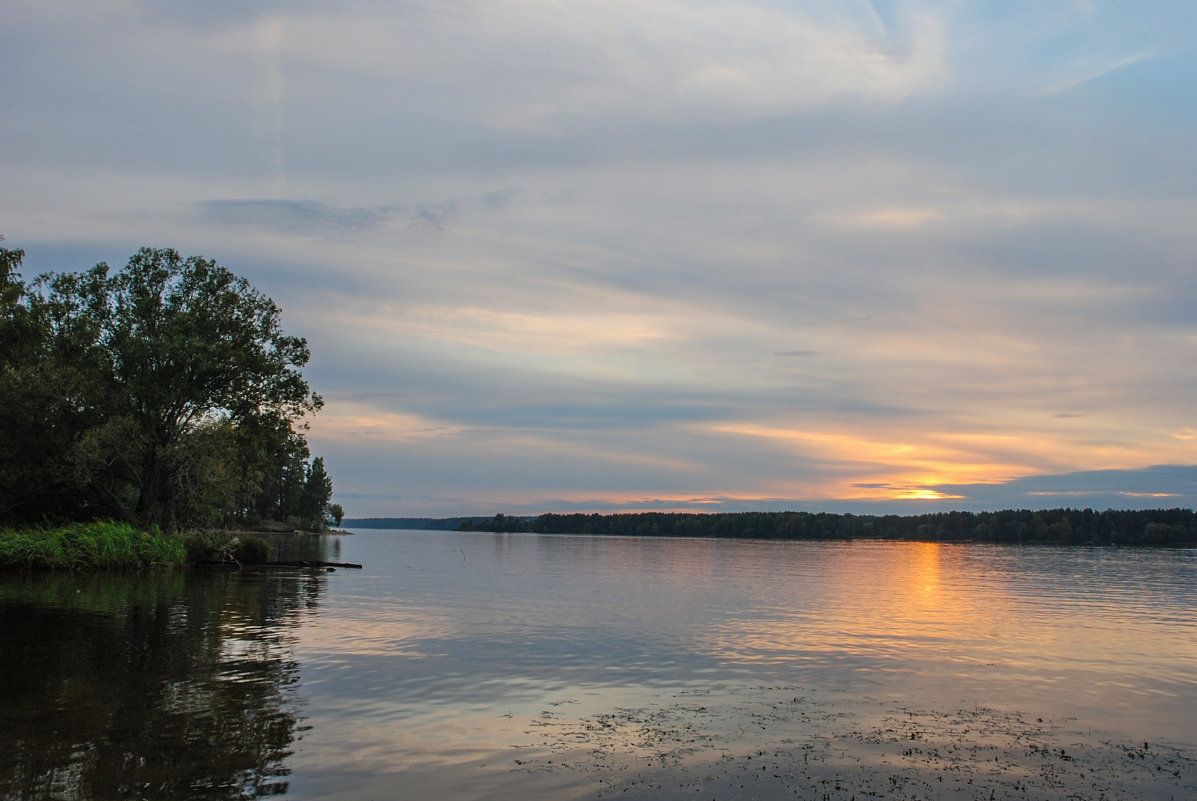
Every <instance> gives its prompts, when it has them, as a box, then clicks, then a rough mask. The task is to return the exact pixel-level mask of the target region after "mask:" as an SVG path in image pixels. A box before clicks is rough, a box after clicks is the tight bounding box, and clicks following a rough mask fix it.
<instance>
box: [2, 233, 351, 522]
mask: <svg viewBox="0 0 1197 801" xmlns="http://www.w3.org/2000/svg"><path fill="white" fill-rule="evenodd" d="M12 253H14V252H12V251H7V252H6V254H7V255H6V256H5V258H6V259H7V260H8V262H9V263H10V264H11V263H13V259H14V256H13V255H11V254H12ZM15 258H16V259H17V260H16V264H19V256H18V257H15ZM0 269H3V268H0ZM13 273H14V270H13V269H12V267H11V266H10V268H9V269H8V270H7V273H4V274H0V279H2V280H3V281H4V282H5V283H3V284H0V288H3V291H4V292H5V294H4V295H2V296H0V297H2V298H4V300H3V302H4V303H5V304H6V305H5V307H4V308H5V309H6V311H5V316H4V317H3V318H0V319H2V320H3V322H2V323H0V325H3V326H4V329H3V332H4V336H5V337H6V338H8V337H10V336H16V334H17V333H19V332H21V331H31V332H32V336H31V339H32V341H33V342H34V343H35V345H34V346H33V347H32V348H31V349H29V350H28V351H27V352H24V351H22V352H19V353H18V354H17V356H16V357H14V359H13V360H10V361H11V362H12V363H10V364H7V365H0V366H2V367H3V368H4V369H5V370H6V373H5V376H4V381H5V385H6V386H5V388H4V389H3V394H4V395H6V396H14V397H18V398H19V399H21V400H23V401H24V403H23V404H18V406H19V408H18V409H17V410H15V411H14V412H13V413H12V414H13V415H17V416H21V417H22V420H21V421H20V422H23V423H24V427H23V428H22V429H21V430H23V431H24V432H25V434H24V436H25V438H27V439H30V438H32V439H35V440H37V441H39V442H42V443H44V448H43V452H42V453H41V454H40V455H39V457H38V459H36V460H35V459H31V458H24V457H23V456H22V451H21V448H20V445H21V443H19V442H13V441H9V442H7V443H5V442H3V441H0V456H2V455H3V454H4V452H5V448H4V445H5V444H7V445H8V446H9V447H8V448H7V451H8V453H9V456H10V457H12V458H13V459H15V461H16V462H19V463H20V464H18V465H16V466H17V467H18V468H20V469H18V470H17V471H15V472H16V473H17V474H19V475H20V476H21V477H22V480H21V485H22V487H23V488H24V491H25V500H24V501H23V509H22V511H23V512H24V514H25V515H26V516H28V515H29V514H30V513H31V512H38V511H40V512H41V513H42V514H43V515H47V514H48V513H49V512H50V511H53V510H56V511H57V512H58V513H59V514H60V515H62V514H68V515H72V516H78V515H81V514H90V515H106V516H113V517H119V518H122V519H125V520H129V521H131V522H134V523H137V524H140V525H159V526H161V527H163V528H166V529H175V528H178V527H181V526H187V525H207V524H212V523H217V522H223V521H225V520H227V519H228V518H230V517H244V516H245V514H246V512H247V511H248V510H249V509H250V508H251V507H254V506H256V505H257V498H255V497H248V496H247V495H246V492H247V490H246V489H245V488H244V487H242V488H241V489H240V490H239V487H240V486H241V485H239V484H238V479H245V478H247V477H249V478H252V479H253V481H251V482H250V487H249V490H250V491H252V490H253V489H255V488H257V489H258V490H259V491H261V490H262V489H263V488H264V487H265V485H267V484H268V483H269V482H270V481H271V480H272V478H273V477H270V476H266V475H264V474H266V473H271V472H275V471H278V470H279V469H280V467H281V465H282V462H284V461H285V460H286V459H285V458H283V457H282V456H280V454H279V451H280V450H286V449H287V448H288V447H289V448H290V450H289V451H288V452H287V453H286V454H285V457H286V458H291V457H294V456H295V455H296V454H297V453H300V452H301V453H302V457H304V458H306V456H307V450H306V442H303V437H302V434H299V433H297V432H296V431H295V429H296V428H302V423H301V418H303V417H304V415H306V414H308V413H311V412H314V411H316V410H317V409H319V408H320V406H321V405H322V401H321V399H320V398H319V396H318V395H316V394H315V393H313V392H312V391H311V389H310V388H309V386H308V384H307V382H306V381H305V380H304V378H303V376H302V374H301V372H300V368H302V367H303V366H304V365H305V364H306V363H307V361H308V358H309V351H308V347H307V342H306V341H305V340H304V339H303V338H301V337H295V336H289V335H287V334H285V333H284V332H283V331H282V328H281V325H280V316H281V312H280V310H279V308H278V306H277V305H275V303H274V302H273V301H272V300H270V298H268V297H266V296H264V295H262V294H261V293H259V292H257V291H256V290H255V289H253V288H252V287H251V286H250V285H249V284H248V282H246V281H245V279H243V278H239V277H237V276H236V275H234V274H233V273H231V272H230V271H229V270H228V269H226V268H224V267H222V266H221V265H219V264H217V263H216V262H214V261H211V260H208V259H204V258H201V257H198V256H191V257H187V258H184V257H182V256H180V255H179V253H177V252H176V251H174V250H169V249H150V248H143V249H142V250H140V251H138V252H137V254H135V255H134V256H133V257H132V258H131V259H130V260H129V262H128V264H127V265H126V266H125V267H124V268H123V269H122V270H120V271H117V272H115V273H114V272H112V271H111V270H110V268H109V267H108V265H107V264H104V263H101V264H98V265H96V266H95V267H94V268H92V269H90V270H87V271H84V272H79V273H59V274H47V275H43V276H40V277H39V278H38V279H37V280H36V281H35V282H34V284H33V286H32V287H31V288H29V289H26V288H25V287H24V285H23V284H20V285H19V286H18V284H17V282H16V279H15V278H13V277H12V276H13ZM14 287H15V288H14ZM9 295H15V296H16V297H17V300H15V301H13V302H12V303H11V304H10V303H9V300H8V297H9ZM10 307H11V308H10ZM18 312H19V314H18ZM18 318H19V319H18ZM10 329H11V330H10ZM0 414H2V413H0ZM5 422H8V421H5ZM0 436H3V435H0ZM8 439H9V440H12V437H9V438H8ZM299 443H302V448H300V447H299ZM330 491H331V490H330ZM325 503H327V498H325ZM18 505H20V504H18Z"/></svg>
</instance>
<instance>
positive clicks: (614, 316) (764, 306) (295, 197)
mask: <svg viewBox="0 0 1197 801" xmlns="http://www.w3.org/2000/svg"><path fill="white" fill-rule="evenodd" d="M168 6H169V7H167V6H162V5H161V4H159V5H154V4H147V3H143V2H129V3H122V4H119V7H117V8H115V9H110V8H107V7H105V8H104V9H102V10H101V9H100V8H99V7H98V6H97V7H92V6H88V5H87V4H80V3H65V4H64V3H38V4H33V5H30V6H29V7H28V8H22V9H21V11H20V13H14V14H10V15H8V18H6V32H7V33H8V37H7V41H8V43H9V46H8V47H6V48H4V49H3V53H2V55H0V60H2V61H3V64H4V66H5V67H7V68H8V69H7V72H6V74H10V75H13V76H18V77H19V79H14V80H13V81H10V82H9V85H8V86H7V87H6V89H5V98H4V99H5V109H6V114H5V123H4V126H5V130H4V134H5V135H4V142H5V148H4V152H3V154H0V181H2V183H3V186H4V187H5V188H6V190H7V191H6V192H4V193H2V196H0V217H2V218H3V219H4V220H5V221H6V222H4V223H3V226H4V227H3V230H0V234H3V235H4V236H5V237H6V240H5V246H11V247H16V248H22V249H24V251H25V253H26V256H25V262H24V266H23V268H22V269H23V276H22V277H23V278H24V279H26V280H29V279H32V278H33V277H34V276H35V275H37V274H38V273H40V272H43V271H51V270H53V271H61V270H80V269H86V268H89V267H91V266H92V265H94V264H96V263H97V262H100V261H106V262H108V263H109V264H111V265H120V264H123V263H124V262H125V261H126V260H127V259H128V257H129V256H130V255H131V254H132V253H133V252H134V251H136V249H137V248H139V247H141V246H143V245H150V246H168V247H174V248H177V249H178V250H180V251H182V252H184V253H195V254H202V255H204V256H207V257H210V258H213V259H216V260H217V261H219V262H220V263H222V264H224V265H225V266H227V267H229V268H230V269H231V270H233V271H234V272H235V273H237V274H238V275H242V276H244V277H245V278H247V279H248V280H249V282H250V283H251V284H252V285H253V286H254V287H256V288H257V289H258V290H260V291H261V292H262V293H263V294H265V295H267V296H269V297H270V298H272V299H274V300H275V301H276V302H277V303H278V304H279V306H280V307H281V308H282V309H283V323H284V327H285V329H286V330H287V332H288V333H290V334H294V335H297V336H302V337H305V338H306V339H307V341H308V344H309V347H310V349H311V352H312V359H311V362H310V363H309V365H308V366H307V368H306V369H305V378H307V379H308V381H309V382H310V383H311V385H312V387H313V388H314V389H315V390H316V391H317V392H319V393H320V394H321V396H322V397H323V398H324V400H325V401H326V404H325V407H324V409H323V410H322V411H321V412H320V413H319V414H318V415H316V416H315V417H314V418H313V419H312V420H311V421H310V424H311V428H310V430H309V431H308V432H307V436H308V439H309V442H310V444H311V446H312V450H313V453H314V454H319V455H321V456H322V457H323V458H324V460H325V464H326V466H327V468H328V471H329V473H330V475H331V476H332V479H333V482H334V485H335V500H336V501H337V502H338V503H340V504H341V505H342V506H343V507H344V509H345V511H346V514H347V515H348V516H349V517H370V516H432V517H439V516H457V515H475V514H483V515H490V514H494V513H496V512H499V511H503V512H505V513H510V514H537V513H540V512H545V511H575V510H576V511H604V512H605V511H619V510H643V509H682V510H686V509H688V510H696V511H741V510H753V509H761V510H783V509H794V510H815V511H819V510H826V511H886V512H898V513H905V512H912V513H913V512H924V511H931V510H949V509H955V508H962V509H994V508H1023V507H1036V508H1045V507H1059V506H1092V507H1094V508H1099V509H1100V508H1107V507H1112V508H1125V507H1132V508H1143V507H1155V506H1182V507H1191V506H1193V505H1194V504H1197V467H1194V466H1195V465H1197V427H1195V426H1194V422H1193V416H1192V410H1193V409H1194V408H1197V379H1194V377H1193V374H1192V373H1193V371H1192V370H1191V369H1189V368H1188V366H1189V365H1192V364H1194V363H1197V322H1195V319H1194V315H1193V312H1192V310H1193V308H1195V307H1197V282H1195V281H1194V279H1193V276H1194V272H1193V265H1192V255H1193V253H1195V252H1197V229H1195V228H1194V226H1193V225H1192V220H1193V219H1194V216H1195V214H1197V199H1195V198H1194V194H1193V192H1192V191H1191V188H1192V187H1193V186H1195V185H1197V141H1195V140H1197V117H1195V116H1194V114H1193V113H1192V111H1191V110H1190V107H1191V106H1192V104H1191V103H1189V102H1188V100H1189V99H1190V98H1191V97H1192V96H1193V94H1194V91H1197V86H1194V85H1193V84H1194V78H1193V76H1194V75H1197V50H1195V49H1194V47H1193V45H1192V42H1191V38H1192V37H1191V33H1190V32H1191V31H1192V30H1193V27H1194V25H1195V24H1197V10H1195V9H1190V8H1189V7H1187V6H1184V5H1183V4H1181V5H1178V4H1157V3H1151V2H1149V3H1147V4H1146V5H1143V4H1136V5H1135V6H1133V7H1132V6H1129V5H1127V6H1125V7H1124V6H1119V5H1109V4H1106V5H1103V6H1097V5H1094V4H1092V3H1073V4H1065V5H1064V6H1061V7H1058V8H1056V7H1053V8H1051V9H1048V8H1046V7H1044V8H1040V7H1039V6H1036V5H1034V4H1030V5H1025V6H1009V5H1006V4H996V5H993V6H992V7H989V6H986V7H984V8H979V7H972V6H969V5H960V4H949V3H940V2H932V3H918V4H912V3H907V2H903V1H902V0H898V1H897V2H874V3H864V4H803V3H796V4H778V3H774V2H755V1H751V2H737V3H731V2H722V1H721V0H719V1H716V2H709V3H699V4H695V3H685V2H677V1H676V0H647V1H646V2H644V3H639V4H619V3H616V4H612V3H602V2H589V1H587V2H576V3H569V4H547V5H546V4H544V3H532V2H526V0H512V1H511V2H504V3H498V4H496V3H480V2H476V0H464V2H463V3H455V4H450V5H447V6H444V7H442V6H440V5H437V4H417V6H418V8H417V6H410V4H398V5H387V4H382V5H378V4H366V5H351V6H347V7H342V6H332V5H329V6H320V5H313V4H298V5H293V4H281V5H280V4H266V5H262V4H228V3H221V4H214V5H207V4H196V3H187V4H168Z"/></svg>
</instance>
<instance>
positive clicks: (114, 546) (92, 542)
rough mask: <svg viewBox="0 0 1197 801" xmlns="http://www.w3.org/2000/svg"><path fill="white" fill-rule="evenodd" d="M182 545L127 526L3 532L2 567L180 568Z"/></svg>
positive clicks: (0, 544) (0, 543) (102, 524)
mask: <svg viewBox="0 0 1197 801" xmlns="http://www.w3.org/2000/svg"><path fill="white" fill-rule="evenodd" d="M184 558H185V549H184V546H183V541H182V540H180V539H179V538H178V537H175V536H172V535H170V534H163V533H161V532H159V531H149V532H147V531H139V530H138V529H136V528H134V527H132V526H130V525H126V524H124V523H113V522H96V523H73V524H71V525H67V526H63V527H61V528H55V529H48V530H36V529H34V530H23V531H0V568H9V569H12V568H24V569H27V570H133V569H140V568H146V567H181V566H182V565H183V562H184Z"/></svg>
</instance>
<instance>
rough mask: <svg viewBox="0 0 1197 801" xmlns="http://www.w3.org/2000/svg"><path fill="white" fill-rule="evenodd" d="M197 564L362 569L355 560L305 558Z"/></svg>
mask: <svg viewBox="0 0 1197 801" xmlns="http://www.w3.org/2000/svg"><path fill="white" fill-rule="evenodd" d="M196 564H197V565H199V566H203V567H235V568H239V569H240V568H243V567H263V568H273V567H292V568H294V567H298V568H304V567H309V568H321V569H325V568H338V567H347V568H352V569H354V570H361V569H362V566H361V565H358V564H354V563H353V562H321V561H316V560H303V559H300V560H297V561H293V562H246V563H245V564H244V565H243V564H240V563H238V562H226V561H221V560H218V559H205V560H202V561H200V562H197V563H196Z"/></svg>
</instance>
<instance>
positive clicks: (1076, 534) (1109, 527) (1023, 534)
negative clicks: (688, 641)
mask: <svg viewBox="0 0 1197 801" xmlns="http://www.w3.org/2000/svg"><path fill="white" fill-rule="evenodd" d="M459 528H460V529H461V530H463V531H464V530H474V531H530V532H536V533H542V534H601V535H608V536H639V537H725V538H742V539H788V540H793V539H856V538H861V539H888V540H918V541H925V542H1007V543H1027V542H1041V543H1053V544H1062V545H1192V544H1195V543H1197V514H1195V513H1194V512H1193V510H1192V509H1153V510H1146V511H1128V510H1116V509H1107V510H1106V511H1104V512H1096V511H1094V510H1092V509H1080V510H1077V509H1050V510H1041V511H1029V510H1007V511H1000V512H942V513H935V514H925V515H909V516H902V515H852V514H830V513H826V512H818V513H815V512H738V513H731V514H689V513H665V512H646V513H643V514H613V515H599V514H567V515H562V514H544V515H540V516H539V517H536V518H532V519H528V518H522V517H508V516H505V515H501V514H500V515H496V516H495V517H494V518H493V519H491V520H480V521H464V522H462V524H461V525H460V526H459Z"/></svg>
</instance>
